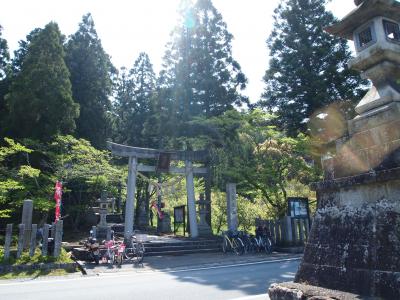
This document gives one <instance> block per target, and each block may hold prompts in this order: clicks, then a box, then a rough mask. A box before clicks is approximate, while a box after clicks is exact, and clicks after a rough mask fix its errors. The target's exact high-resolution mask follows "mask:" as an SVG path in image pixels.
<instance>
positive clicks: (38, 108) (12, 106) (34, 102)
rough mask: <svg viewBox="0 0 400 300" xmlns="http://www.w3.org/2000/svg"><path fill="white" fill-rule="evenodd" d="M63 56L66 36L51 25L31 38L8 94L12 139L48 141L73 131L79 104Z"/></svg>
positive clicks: (53, 24) (54, 25)
mask: <svg viewBox="0 0 400 300" xmlns="http://www.w3.org/2000/svg"><path fill="white" fill-rule="evenodd" d="M64 56H65V54H64V48H63V37H62V35H61V33H60V30H59V28H58V25H57V24H56V23H53V22H51V23H49V24H47V25H46V26H45V28H44V29H43V30H41V31H40V33H38V34H37V35H36V36H35V37H34V38H33V39H32V41H31V43H30V44H29V46H28V51H27V53H26V55H25V57H24V60H23V63H22V67H21V70H20V72H19V73H18V75H16V77H15V78H14V79H13V82H12V84H11V87H10V93H9V94H8V95H6V102H7V105H8V109H9V123H10V127H11V128H10V129H11V130H10V133H11V134H12V136H15V137H29V138H33V139H39V140H48V139H49V138H51V137H52V136H54V135H56V134H66V133H71V132H73V131H74V129H75V119H76V118H77V117H78V115H79V105H78V104H76V103H75V102H74V101H73V99H72V91H71V82H70V81H69V72H68V68H67V66H66V65H65V62H64Z"/></svg>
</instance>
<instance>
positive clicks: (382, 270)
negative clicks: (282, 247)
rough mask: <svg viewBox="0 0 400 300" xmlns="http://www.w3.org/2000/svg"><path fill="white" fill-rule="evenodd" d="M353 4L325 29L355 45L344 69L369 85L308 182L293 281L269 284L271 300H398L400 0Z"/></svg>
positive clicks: (399, 293) (365, 0)
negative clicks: (304, 232) (302, 297)
mask: <svg viewBox="0 0 400 300" xmlns="http://www.w3.org/2000/svg"><path fill="white" fill-rule="evenodd" d="M355 4H356V5H357V8H356V9H354V10H353V11H352V12H350V13H349V14H348V15H347V16H345V17H344V19H343V20H341V21H340V22H338V23H337V24H335V25H333V26H330V27H328V28H326V31H328V32H329V33H331V34H333V35H336V36H339V37H342V38H345V39H349V40H352V41H353V42H354V45H355V50H356V56H355V57H354V58H353V59H352V60H351V61H350V62H349V67H350V68H353V69H355V70H358V71H360V72H361V75H362V76H363V77H364V78H367V79H370V80H371V81H372V87H371V88H370V90H369V91H368V93H367V94H366V95H365V97H364V98H363V99H362V100H361V101H360V103H359V104H358V105H357V106H356V112H357V116H356V117H355V118H354V119H352V120H349V121H348V123H347V124H346V125H347V130H346V131H345V133H344V136H342V137H340V138H339V139H338V140H337V141H336V152H335V153H331V152H330V155H327V156H326V157H324V158H323V161H322V165H323V167H324V174H325V178H324V180H323V181H320V182H317V183H314V184H312V185H311V187H312V188H313V189H314V190H315V191H316V194H317V199H318V201H317V202H318V207H317V210H316V213H315V215H314V218H313V223H312V227H311V231H310V235H309V237H308V240H307V243H306V246H305V249H304V256H303V260H302V262H301V265H300V268H299V270H298V272H297V274H296V277H295V283H294V284H293V283H285V284H279V285H275V286H271V288H270V290H269V295H270V298H271V300H274V299H289V298H290V297H287V298H285V297H286V296H287V293H288V291H289V292H290V293H293V294H294V296H296V295H297V296H298V295H299V294H301V293H303V294H308V296H309V297H310V298H311V296H316V297H317V298H318V297H320V296H323V297H322V298H324V299H325V298H329V297H326V296H328V295H329V296H331V298H335V299H353V298H351V297H350V298H349V297H348V296H345V295H339V296H338V295H335V293H336V292H333V291H331V290H323V289H320V288H328V289H335V290H339V291H345V292H355V293H358V294H361V295H365V296H367V297H368V296H372V297H377V298H380V299H400V258H399V253H400V29H399V28H400V26H399V24H400V2H397V1H394V0H364V1H361V0H357V1H355ZM332 152H333V151H332ZM312 286H314V287H312ZM315 286H318V287H319V288H315ZM280 295H286V296H285V297H280ZM297 296H296V297H293V299H298V298H297ZM331 298H329V299H331ZM290 299H292V298H290ZM318 299H320V298H318ZM354 299H359V298H354ZM373 299H375V298H373Z"/></svg>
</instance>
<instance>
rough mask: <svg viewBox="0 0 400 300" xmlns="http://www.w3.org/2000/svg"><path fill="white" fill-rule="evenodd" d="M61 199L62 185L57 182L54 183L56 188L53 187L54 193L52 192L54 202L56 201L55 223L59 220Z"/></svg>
mask: <svg viewBox="0 0 400 300" xmlns="http://www.w3.org/2000/svg"><path fill="white" fill-rule="evenodd" d="M61 197H62V183H61V182H59V181H57V182H56V187H55V192H54V200H55V201H56V218H55V221H56V222H57V221H58V220H60V217H61V211H60V208H61Z"/></svg>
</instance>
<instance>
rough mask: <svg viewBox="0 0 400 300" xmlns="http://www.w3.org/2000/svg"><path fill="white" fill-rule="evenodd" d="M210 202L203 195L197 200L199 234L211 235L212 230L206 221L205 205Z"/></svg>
mask: <svg viewBox="0 0 400 300" xmlns="http://www.w3.org/2000/svg"><path fill="white" fill-rule="evenodd" d="M209 204H210V203H209V202H208V201H205V200H204V197H202V196H200V200H199V201H197V205H198V208H199V219H200V220H199V224H198V228H199V235H200V236H211V235H212V230H211V227H210V226H209V225H208V223H207V220H206V218H207V215H208V210H207V207H208V205H209Z"/></svg>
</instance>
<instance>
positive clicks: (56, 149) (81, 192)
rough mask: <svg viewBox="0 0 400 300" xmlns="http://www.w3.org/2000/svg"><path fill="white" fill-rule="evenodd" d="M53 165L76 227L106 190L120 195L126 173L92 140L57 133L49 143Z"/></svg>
mask: <svg viewBox="0 0 400 300" xmlns="http://www.w3.org/2000/svg"><path fill="white" fill-rule="evenodd" d="M45 154H46V155H47V156H48V157H49V159H50V166H51V170H52V172H54V174H55V176H56V178H58V179H59V180H61V181H63V183H64V195H63V203H64V206H63V207H64V208H63V209H64V214H68V215H69V216H70V218H69V220H68V219H67V221H69V222H71V225H72V227H73V228H74V229H77V228H78V227H79V226H80V223H81V222H82V213H83V212H85V211H87V210H88V209H89V207H90V206H95V203H94V201H95V200H97V198H99V196H100V194H101V192H102V191H103V190H106V191H108V192H109V193H111V194H114V195H117V185H118V184H119V183H120V182H121V181H122V177H123V175H124V173H123V172H122V171H121V170H119V169H117V168H116V167H115V166H112V165H111V163H110V160H111V155H110V153H109V152H108V151H104V150H98V149H96V148H94V147H93V146H91V144H90V142H89V141H86V140H83V139H76V138H74V137H72V136H57V137H56V138H55V139H54V140H53V141H52V142H51V143H50V144H49V145H47V146H46V153H45Z"/></svg>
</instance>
